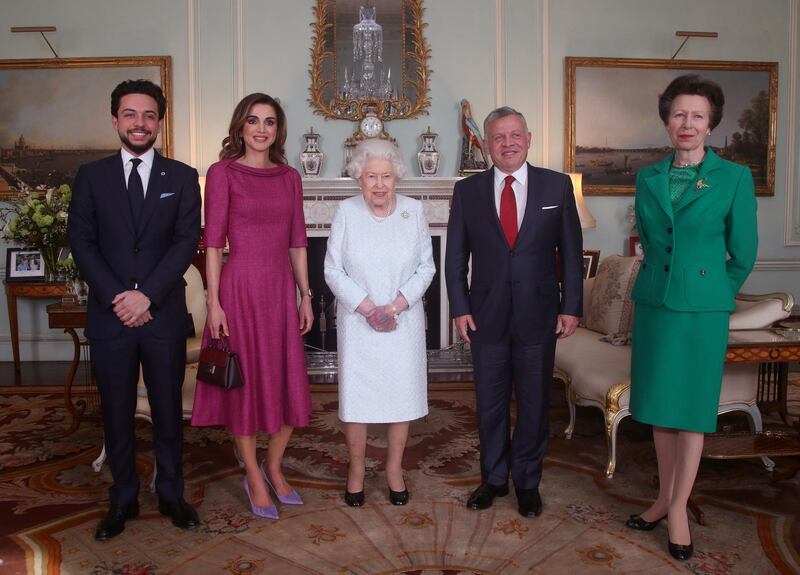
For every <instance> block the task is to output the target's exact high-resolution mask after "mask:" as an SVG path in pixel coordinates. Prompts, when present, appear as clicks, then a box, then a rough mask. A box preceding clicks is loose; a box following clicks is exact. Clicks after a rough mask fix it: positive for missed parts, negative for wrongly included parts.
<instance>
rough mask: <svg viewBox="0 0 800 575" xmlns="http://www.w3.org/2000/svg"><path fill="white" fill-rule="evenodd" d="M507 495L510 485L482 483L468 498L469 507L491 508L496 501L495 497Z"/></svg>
mask: <svg viewBox="0 0 800 575" xmlns="http://www.w3.org/2000/svg"><path fill="white" fill-rule="evenodd" d="M506 495H508V485H492V484H491V483H481V484H480V485H479V486H478V488H477V489H476V490H475V491H473V492H472V495H470V496H469V499H467V508H469V509H489V508H490V507H491V506H492V503H494V498H495V497H505V496H506Z"/></svg>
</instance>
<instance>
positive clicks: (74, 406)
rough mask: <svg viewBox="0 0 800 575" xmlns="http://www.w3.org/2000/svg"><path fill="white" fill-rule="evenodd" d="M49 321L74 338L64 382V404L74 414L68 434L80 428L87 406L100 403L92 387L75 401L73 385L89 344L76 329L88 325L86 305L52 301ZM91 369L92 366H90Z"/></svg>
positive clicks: (48, 310) (49, 307) (49, 308)
mask: <svg viewBox="0 0 800 575" xmlns="http://www.w3.org/2000/svg"><path fill="white" fill-rule="evenodd" d="M47 321H48V324H49V326H50V327H51V328H62V329H63V330H64V332H65V333H68V334H69V335H70V337H71V338H72V344H73V346H74V351H73V354H72V363H71V364H70V366H69V372H68V373H67V379H66V381H65V382H64V405H65V406H66V407H67V410H68V411H69V412H70V414H71V415H72V423H71V425H70V427H69V428H68V429H67V432H66V435H69V434H70V433H72V432H73V431H75V430H76V429H77V428H78V425H80V422H81V418H82V417H83V416H84V414H85V413H86V410H87V407H89V406H90V404H91V405H92V406H94V405H99V403H100V402H99V395H98V393H97V391H96V390H94V389H92V390H90V391H89V393H88V394H83V395H84V396H86V398H84V397H81V398H80V399H77V400H75V401H73V397H72V386H73V384H74V382H75V374H76V373H77V371H78V366H79V365H80V361H81V350H82V348H83V347H85V346H87V345H89V342H88V341H86V340H85V339H84V340H81V339H80V337H78V333H77V332H76V331H75V330H76V329H80V328H82V327H84V326H85V325H86V306H82V305H64V304H62V303H61V302H58V303H51V304H50V305H48V306H47ZM89 369H91V368H89Z"/></svg>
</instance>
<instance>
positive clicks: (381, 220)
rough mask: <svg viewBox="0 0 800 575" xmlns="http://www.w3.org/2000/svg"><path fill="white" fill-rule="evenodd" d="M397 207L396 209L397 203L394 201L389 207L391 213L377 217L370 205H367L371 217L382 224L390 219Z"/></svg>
mask: <svg viewBox="0 0 800 575" xmlns="http://www.w3.org/2000/svg"><path fill="white" fill-rule="evenodd" d="M395 207H396V202H395V201H394V200H393V201H392V204H391V205H390V206H389V211H388V212H387V213H386V215H385V216H376V215H375V212H373V211H372V207H371V206H370V205H369V204H367V211H368V212H369V215H370V217H371V218H372V219H373V220H375V221H376V222H378V223H379V224H380V223H382V222H384V221H385V220H386V218H388V217H389V216H391V215H392V214H393V213H394V209H395Z"/></svg>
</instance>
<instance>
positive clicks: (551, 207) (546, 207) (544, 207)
mask: <svg viewBox="0 0 800 575" xmlns="http://www.w3.org/2000/svg"><path fill="white" fill-rule="evenodd" d="M557 207H558V206H542V209H543V210H553V209H555V208H557Z"/></svg>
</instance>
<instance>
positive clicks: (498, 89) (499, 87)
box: [484, 0, 506, 136]
mask: <svg viewBox="0 0 800 575" xmlns="http://www.w3.org/2000/svg"><path fill="white" fill-rule="evenodd" d="M504 12H505V11H504V10H503V0H494V38H495V41H494V107H495V108H499V107H500V106H505V97H506V96H505V78H506V74H505V69H504V66H505V64H504V59H503V52H504V51H505V49H506V42H505V38H504V37H503V14H504ZM484 136H486V134H484Z"/></svg>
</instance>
